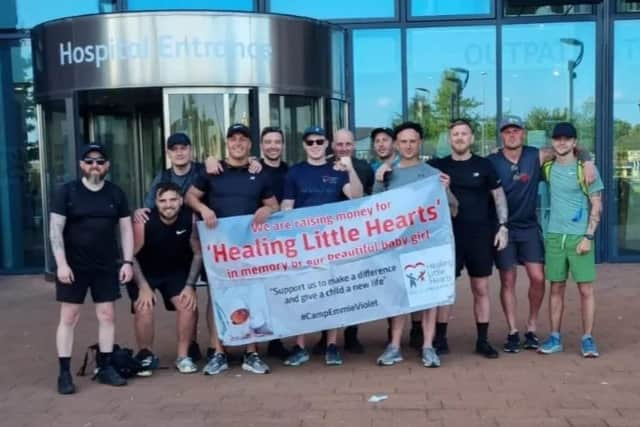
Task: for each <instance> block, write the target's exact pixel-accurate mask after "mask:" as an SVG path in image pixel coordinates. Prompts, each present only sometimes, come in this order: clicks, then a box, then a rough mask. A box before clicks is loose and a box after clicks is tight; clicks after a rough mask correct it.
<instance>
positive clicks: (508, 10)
mask: <svg viewBox="0 0 640 427" xmlns="http://www.w3.org/2000/svg"><path fill="white" fill-rule="evenodd" d="M510 3H511V2H509V1H508V0H507V1H506V2H505V6H504V14H505V16H534V15H535V16H544V15H584V14H586V13H593V5H590V4H569V5H546V6H522V5H520V4H517V3H516V2H514V3H516V4H510Z"/></svg>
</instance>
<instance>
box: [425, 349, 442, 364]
mask: <svg viewBox="0 0 640 427" xmlns="http://www.w3.org/2000/svg"><path fill="white" fill-rule="evenodd" d="M422 364H423V365H424V366H425V367H426V368H439V367H440V358H439V357H438V355H437V354H436V350H435V349H434V348H432V347H428V348H423V349H422Z"/></svg>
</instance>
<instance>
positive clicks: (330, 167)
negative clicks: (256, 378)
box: [281, 126, 363, 366]
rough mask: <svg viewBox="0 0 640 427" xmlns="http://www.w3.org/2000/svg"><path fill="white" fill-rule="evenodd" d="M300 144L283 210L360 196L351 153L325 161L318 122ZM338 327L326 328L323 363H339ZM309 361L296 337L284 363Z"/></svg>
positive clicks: (325, 144) (301, 340)
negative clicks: (302, 158)
mask: <svg viewBox="0 0 640 427" xmlns="http://www.w3.org/2000/svg"><path fill="white" fill-rule="evenodd" d="M302 140H303V144H304V145H303V147H304V151H305V153H306V155H307V159H306V160H305V161H303V162H300V163H298V164H296V165H294V166H292V167H291V168H290V169H289V173H288V174H287V177H286V179H285V184H284V196H283V197H284V198H283V200H282V204H281V206H282V210H289V209H294V208H303V207H309V206H319V205H323V204H326V203H334V202H339V201H340V200H342V198H343V196H345V197H347V198H349V199H355V198H358V197H362V194H363V190H362V183H361V182H360V178H358V174H357V173H356V170H355V169H354V166H353V163H352V161H351V157H350V156H344V157H341V158H340V160H339V163H340V168H344V171H343V170H336V169H337V168H336V167H334V164H333V163H331V162H329V161H327V156H326V155H327V147H328V146H329V142H328V141H327V137H326V133H325V131H324V129H322V128H321V127H317V126H312V127H309V128H307V129H306V130H305V131H304V133H303V135H302ZM337 336H338V330H337V329H332V330H330V331H327V340H326V351H325V363H326V364H327V365H342V357H341V356H340V353H339V352H338V348H337V346H336V342H337ZM308 361H309V352H308V351H307V350H306V348H305V337H304V335H300V336H298V337H297V338H296V346H295V347H294V349H293V351H292V353H291V355H290V356H289V357H288V358H287V359H286V360H285V365H287V366H300V365H302V364H303V363H306V362H308Z"/></svg>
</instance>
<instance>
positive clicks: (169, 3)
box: [127, 0, 255, 12]
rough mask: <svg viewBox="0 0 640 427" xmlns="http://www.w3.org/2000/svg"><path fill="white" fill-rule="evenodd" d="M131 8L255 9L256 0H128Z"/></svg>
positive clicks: (128, 7) (128, 6)
mask: <svg viewBox="0 0 640 427" xmlns="http://www.w3.org/2000/svg"><path fill="white" fill-rule="evenodd" d="M127 9H129V10H164V9H211V10H243V11H249V12H250V11H253V10H255V5H254V0H128V1H127Z"/></svg>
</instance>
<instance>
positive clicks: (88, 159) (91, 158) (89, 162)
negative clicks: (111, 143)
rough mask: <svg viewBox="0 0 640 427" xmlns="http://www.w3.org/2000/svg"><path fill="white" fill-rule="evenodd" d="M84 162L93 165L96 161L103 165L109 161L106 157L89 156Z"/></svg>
mask: <svg viewBox="0 0 640 427" xmlns="http://www.w3.org/2000/svg"><path fill="white" fill-rule="evenodd" d="M82 162H83V163H84V164H85V165H89V166H91V165H93V164H94V163H96V164H98V165H99V166H103V165H104V164H105V163H107V160H106V159H94V158H93V157H87V158H86V159H82Z"/></svg>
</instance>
